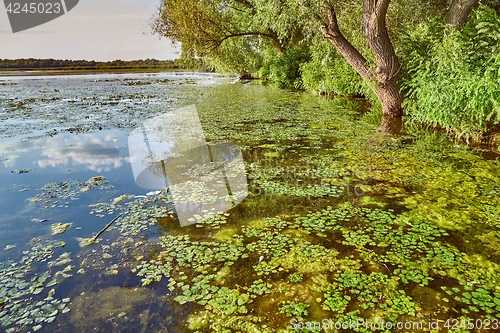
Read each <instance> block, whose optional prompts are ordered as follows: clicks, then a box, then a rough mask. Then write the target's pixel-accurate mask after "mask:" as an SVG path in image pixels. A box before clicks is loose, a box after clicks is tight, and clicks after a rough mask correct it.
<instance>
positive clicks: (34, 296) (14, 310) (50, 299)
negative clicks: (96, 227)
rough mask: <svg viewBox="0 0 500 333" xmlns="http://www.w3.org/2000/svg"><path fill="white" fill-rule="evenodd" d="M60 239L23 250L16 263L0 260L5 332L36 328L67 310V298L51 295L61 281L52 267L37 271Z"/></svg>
mask: <svg viewBox="0 0 500 333" xmlns="http://www.w3.org/2000/svg"><path fill="white" fill-rule="evenodd" d="M62 246H64V243H63V242H47V243H44V242H41V241H38V242H36V243H35V244H34V246H33V247H32V248H31V249H30V250H27V251H24V252H23V257H22V259H21V260H20V261H19V262H15V261H12V260H9V261H4V262H0V275H1V276H2V284H1V285H0V323H1V326H2V327H3V328H4V329H5V332H7V333H11V332H19V331H22V330H24V329H26V328H31V329H32V330H33V331H38V330H39V329H41V328H42V327H43V326H44V325H46V324H48V323H51V322H53V321H54V320H55V319H56V316H57V315H59V314H64V313H67V312H69V311H70V309H69V307H68V304H69V302H70V299H69V298H63V299H59V298H56V297H54V294H55V293H56V290H55V289H54V288H53V287H54V286H55V285H57V284H58V283H59V282H60V280H59V279H60V278H58V274H57V273H55V274H54V273H52V270H49V271H42V272H39V270H38V269H36V268H35V264H36V263H41V262H46V261H47V260H49V259H51V258H52V256H53V254H54V251H55V249H57V248H60V247H62Z"/></svg>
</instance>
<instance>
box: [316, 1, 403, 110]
mask: <svg viewBox="0 0 500 333" xmlns="http://www.w3.org/2000/svg"><path fill="white" fill-rule="evenodd" d="M389 2H390V0H379V1H377V0H365V1H364V14H363V33H364V35H365V36H366V40H367V42H368V44H369V46H370V49H371V51H372V53H373V56H374V57H375V64H376V67H375V68H374V69H373V70H372V69H371V68H370V66H369V64H368V61H367V60H366V59H365V57H364V56H363V55H362V54H361V53H360V52H359V51H358V50H357V49H356V48H355V47H354V46H352V44H351V43H350V42H349V41H348V40H347V39H346V38H345V37H344V35H343V34H342V32H341V31H340V28H339V25H338V21H337V14H336V12H335V7H334V6H333V5H331V6H330V8H329V9H328V11H327V12H326V14H325V17H324V18H320V19H322V20H323V22H324V23H323V34H324V35H325V37H326V38H327V39H328V40H329V41H330V42H331V43H332V44H333V45H334V46H335V47H336V49H337V50H338V51H339V53H340V54H341V55H342V56H343V57H344V58H345V59H346V60H347V61H348V62H349V64H350V65H351V66H352V67H353V68H354V69H355V70H356V72H358V74H359V75H360V76H361V77H362V78H363V79H364V80H366V81H368V82H370V83H371V86H372V89H373V91H374V93H375V94H376V95H377V97H378V99H379V101H380V104H381V105H382V113H383V115H384V116H389V117H401V116H402V115H403V108H402V102H403V96H402V93H401V86H400V70H401V64H400V62H399V60H398V57H397V56H396V52H395V51H394V47H393V45H392V42H391V39H390V38H389V34H388V32H387V27H386V23H385V17H386V15H387V9H388V7H389Z"/></svg>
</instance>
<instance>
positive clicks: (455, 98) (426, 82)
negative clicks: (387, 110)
mask: <svg viewBox="0 0 500 333" xmlns="http://www.w3.org/2000/svg"><path fill="white" fill-rule="evenodd" d="M440 31H442V29H441V28H440V26H439V24H438V23H436V21H430V22H428V23H427V24H426V25H425V26H423V27H421V28H419V29H416V30H414V31H412V32H411V33H410V34H409V37H408V38H409V43H410V44H413V45H415V47H414V48H413V49H415V50H419V51H414V52H413V53H411V54H410V55H409V56H408V69H407V74H406V80H405V83H404V88H405V89H407V90H408V92H409V93H408V96H409V98H408V99H407V100H406V106H407V110H408V113H409V115H410V116H411V118H410V119H411V121H412V122H413V123H414V124H415V123H423V124H426V125H431V126H439V127H442V128H444V129H445V130H446V131H448V132H449V133H451V134H453V135H454V136H456V137H457V138H464V139H467V140H469V139H473V140H478V139H480V138H481V134H482V133H484V132H485V131H486V130H487V129H488V128H489V127H490V126H492V125H497V124H499V123H500V89H499V84H498V82H499V80H500V55H499V54H500V52H499V50H500V48H499V46H498V42H497V41H498V39H499V38H500V17H499V16H498V15H497V14H496V12H495V11H494V10H492V9H490V8H487V7H484V6H481V7H480V8H479V9H477V10H476V11H474V12H473V13H472V14H471V17H470V19H469V22H468V23H467V24H466V25H465V27H464V28H463V30H462V31H461V32H460V31H449V32H447V33H445V34H441V36H442V40H439V39H438V38H436V36H440V35H439V34H437V33H436V32H440Z"/></svg>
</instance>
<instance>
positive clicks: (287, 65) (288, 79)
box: [258, 46, 311, 88]
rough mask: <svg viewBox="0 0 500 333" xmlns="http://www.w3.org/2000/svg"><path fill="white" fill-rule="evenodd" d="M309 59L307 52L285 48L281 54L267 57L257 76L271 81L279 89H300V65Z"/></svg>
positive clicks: (297, 48) (301, 49)
mask: <svg viewBox="0 0 500 333" xmlns="http://www.w3.org/2000/svg"><path fill="white" fill-rule="evenodd" d="M310 58H311V56H310V54H309V52H308V51H307V50H306V49H304V48H302V47H300V46H294V47H291V48H287V49H285V52H283V53H275V54H273V55H270V56H267V57H266V59H265V60H264V63H263V65H262V67H261V69H260V70H259V73H258V76H260V77H262V78H267V79H269V80H271V81H273V82H274V83H275V84H276V85H277V86H278V87H281V88H302V87H303V84H302V77H301V74H300V65H301V64H302V63H304V62H307V61H309V60H310Z"/></svg>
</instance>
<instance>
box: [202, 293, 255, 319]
mask: <svg viewBox="0 0 500 333" xmlns="http://www.w3.org/2000/svg"><path fill="white" fill-rule="evenodd" d="M248 300H249V295H248V294H240V292H239V291H238V290H234V289H229V288H227V287H222V288H220V289H219V291H218V292H217V294H216V295H215V296H214V298H213V299H211V300H210V301H209V302H208V304H209V305H210V306H211V307H212V309H213V311H214V312H216V313H218V312H220V313H224V314H226V315H230V314H233V313H247V308H246V307H245V305H244V304H245V303H247V302H248Z"/></svg>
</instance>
